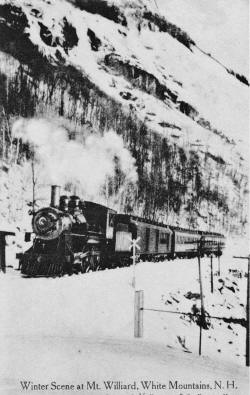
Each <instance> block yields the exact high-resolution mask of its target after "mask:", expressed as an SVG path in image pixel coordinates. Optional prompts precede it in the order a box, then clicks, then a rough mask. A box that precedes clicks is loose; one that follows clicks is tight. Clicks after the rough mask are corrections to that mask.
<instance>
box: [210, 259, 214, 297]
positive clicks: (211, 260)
mask: <svg viewBox="0 0 250 395" xmlns="http://www.w3.org/2000/svg"><path fill="white" fill-rule="evenodd" d="M210 268H211V274H210V280H211V293H212V294H213V293H214V273H213V255H212V254H211V255H210Z"/></svg>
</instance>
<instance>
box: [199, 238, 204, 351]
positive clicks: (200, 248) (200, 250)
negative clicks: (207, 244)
mask: <svg viewBox="0 0 250 395" xmlns="http://www.w3.org/2000/svg"><path fill="white" fill-rule="evenodd" d="M201 255H202V241H201V240H200V241H199V242H198V266H199V283H200V296H201V320H200V339H199V355H201V338H202V324H203V322H204V319H205V309H204V300H203V287H202V277H201Z"/></svg>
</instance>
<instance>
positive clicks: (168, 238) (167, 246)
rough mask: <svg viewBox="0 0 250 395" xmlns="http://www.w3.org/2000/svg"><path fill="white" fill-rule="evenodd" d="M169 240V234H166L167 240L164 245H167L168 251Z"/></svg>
mask: <svg viewBox="0 0 250 395" xmlns="http://www.w3.org/2000/svg"><path fill="white" fill-rule="evenodd" d="M169 239H170V237H169V233H167V239H166V241H167V242H166V244H167V249H169Z"/></svg>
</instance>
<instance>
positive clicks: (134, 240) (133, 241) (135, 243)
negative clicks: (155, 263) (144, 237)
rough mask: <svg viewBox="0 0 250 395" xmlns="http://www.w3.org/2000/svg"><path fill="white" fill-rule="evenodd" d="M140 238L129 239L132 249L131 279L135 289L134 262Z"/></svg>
mask: <svg viewBox="0 0 250 395" xmlns="http://www.w3.org/2000/svg"><path fill="white" fill-rule="evenodd" d="M140 239H141V238H140V237H137V239H131V238H129V241H130V242H131V246H130V249H133V279H132V287H133V288H135V261H136V250H140V249H141V248H140V246H139V245H138V242H139V241H140Z"/></svg>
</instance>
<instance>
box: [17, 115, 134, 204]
mask: <svg viewBox="0 0 250 395" xmlns="http://www.w3.org/2000/svg"><path fill="white" fill-rule="evenodd" d="M12 132H13V135H14V136H15V137H16V138H21V139H22V141H23V142H24V143H29V144H30V146H31V147H32V149H33V151H34V155H35V160H36V162H37V166H38V167H39V174H42V176H41V178H44V180H41V182H44V181H45V182H46V183H47V184H49V183H51V184H57V185H62V186H65V185H66V184H67V183H70V184H71V185H73V186H74V187H75V188H76V189H77V191H78V192H80V193H82V194H83V195H84V196H85V198H86V197H88V198H90V197H92V198H93V197H95V196H96V195H100V191H101V189H104V188H105V184H106V183H107V180H108V179H109V180H110V179H114V177H115V173H116V172H117V168H118V169H119V172H121V174H123V179H124V182H125V184H127V183H135V182H136V180H137V172H136V168H135V161H134V158H133V157H132V156H131V154H130V152H129V151H128V149H127V148H125V147H124V144H123V140H122V138H121V137H120V136H118V135H117V134H116V133H115V132H114V131H109V132H106V133H105V134H104V135H103V136H96V135H89V136H88V137H87V138H86V140H85V144H80V143H79V142H77V141H75V140H69V135H68V131H67V130H66V129H65V128H64V127H62V126H59V125H58V124H55V123H53V122H51V121H49V120H46V119H29V120H27V119H23V118H21V119H19V120H17V121H16V122H15V123H14V125H13V128H12Z"/></svg>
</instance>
